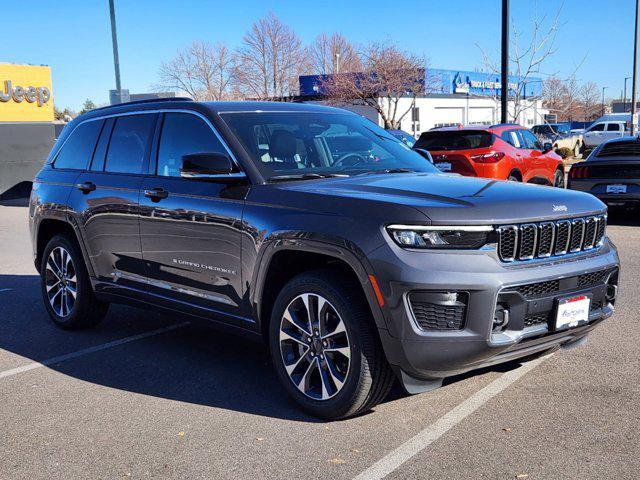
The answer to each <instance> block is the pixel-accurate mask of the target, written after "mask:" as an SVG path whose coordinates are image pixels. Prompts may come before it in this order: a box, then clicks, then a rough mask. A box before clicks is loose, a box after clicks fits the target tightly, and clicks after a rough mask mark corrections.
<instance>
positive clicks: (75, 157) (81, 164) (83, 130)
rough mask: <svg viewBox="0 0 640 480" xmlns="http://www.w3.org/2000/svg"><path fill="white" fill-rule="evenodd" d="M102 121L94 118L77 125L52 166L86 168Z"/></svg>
mask: <svg viewBox="0 0 640 480" xmlns="http://www.w3.org/2000/svg"><path fill="white" fill-rule="evenodd" d="M102 123H103V122H102V120H95V121H89V122H85V123H82V124H80V125H78V126H77V127H76V129H75V130H74V131H73V132H71V134H70V136H69V138H68V139H67V141H66V142H65V143H64V145H63V146H62V149H61V150H60V152H59V153H58V156H57V157H56V160H55V162H54V164H53V166H54V168H73V169H78V170H84V169H85V168H87V165H88V164H89V161H90V160H91V156H92V155H93V150H94V148H95V146H96V140H97V139H98V135H99V134H100V129H101V128H102Z"/></svg>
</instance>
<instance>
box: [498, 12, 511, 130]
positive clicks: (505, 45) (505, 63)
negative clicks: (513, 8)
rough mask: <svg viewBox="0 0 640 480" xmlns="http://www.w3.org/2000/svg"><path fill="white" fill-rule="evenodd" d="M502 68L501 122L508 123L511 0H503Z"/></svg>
mask: <svg viewBox="0 0 640 480" xmlns="http://www.w3.org/2000/svg"><path fill="white" fill-rule="evenodd" d="M501 67H502V70H501V72H500V74H501V77H500V83H501V88H500V108H501V112H500V122H501V123H507V99H508V95H509V0H502V65H501Z"/></svg>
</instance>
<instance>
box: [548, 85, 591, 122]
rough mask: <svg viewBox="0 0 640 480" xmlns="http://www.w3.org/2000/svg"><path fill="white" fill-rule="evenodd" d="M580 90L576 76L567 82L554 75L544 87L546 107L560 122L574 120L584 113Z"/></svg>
mask: <svg viewBox="0 0 640 480" xmlns="http://www.w3.org/2000/svg"><path fill="white" fill-rule="evenodd" d="M580 90H581V87H580V85H579V84H578V81H577V80H576V78H575V76H574V75H572V76H571V77H569V78H567V79H565V80H563V79H561V78H559V77H558V76H556V75H552V76H551V77H549V78H547V79H546V80H545V81H544V82H543V85H542V99H543V102H544V107H545V108H547V109H548V110H549V111H550V112H552V113H555V114H556V115H557V117H558V120H562V121H564V120H573V119H574V118H577V117H579V116H580V114H581V113H582V112H581V111H580Z"/></svg>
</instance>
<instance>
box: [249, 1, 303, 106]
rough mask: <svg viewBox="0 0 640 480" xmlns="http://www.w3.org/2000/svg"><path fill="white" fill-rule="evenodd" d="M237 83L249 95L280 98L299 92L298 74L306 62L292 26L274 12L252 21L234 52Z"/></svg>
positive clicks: (260, 97) (261, 97)
mask: <svg viewBox="0 0 640 480" xmlns="http://www.w3.org/2000/svg"><path fill="white" fill-rule="evenodd" d="M237 61H238V64H237V67H236V82H237V86H238V88H239V89H240V90H241V91H242V92H243V93H244V94H245V95H246V96H248V97H255V98H259V99H279V98H283V97H285V96H287V95H295V94H297V93H298V76H299V75H301V74H303V73H304V72H305V71H306V69H307V65H308V61H307V55H306V54H305V49H304V48H303V47H302V42H301V40H300V38H299V37H298V36H297V35H296V33H295V32H294V31H293V29H292V28H291V27H289V26H288V25H285V24H284V23H282V22H281V21H280V20H279V19H278V17H276V16H275V15H274V14H273V13H269V14H268V15H267V16H266V17H265V18H261V19H259V20H258V21H257V22H255V23H254V24H253V25H252V27H251V29H250V30H249V31H248V32H247V33H246V35H245V36H244V39H243V45H242V47H240V49H239V50H238V52H237Z"/></svg>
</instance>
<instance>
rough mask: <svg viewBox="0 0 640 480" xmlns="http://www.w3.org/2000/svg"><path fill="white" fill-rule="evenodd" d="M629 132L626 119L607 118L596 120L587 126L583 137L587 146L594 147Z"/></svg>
mask: <svg viewBox="0 0 640 480" xmlns="http://www.w3.org/2000/svg"><path fill="white" fill-rule="evenodd" d="M628 133H629V125H628V124H627V122H626V121H621V120H606V121H599V122H594V123H593V124H592V125H591V126H589V127H587V128H586V129H585V131H584V133H583V134H582V139H583V141H584V146H585V147H586V148H594V147H597V146H598V145H600V144H601V143H603V142H606V141H608V140H612V139H614V138H620V137H623V136H625V135H627V134H628Z"/></svg>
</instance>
